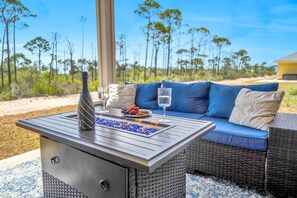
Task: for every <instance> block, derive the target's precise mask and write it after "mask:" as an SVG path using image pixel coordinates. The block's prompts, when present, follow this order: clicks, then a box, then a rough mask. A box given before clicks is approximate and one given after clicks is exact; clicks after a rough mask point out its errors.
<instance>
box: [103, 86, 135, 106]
mask: <svg viewBox="0 0 297 198" xmlns="http://www.w3.org/2000/svg"><path fill="white" fill-rule="evenodd" d="M135 95H136V85H135V84H126V85H119V84H110V85H109V98H108V101H107V104H106V106H107V107H113V108H126V107H128V106H130V105H133V104H134V103H135Z"/></svg>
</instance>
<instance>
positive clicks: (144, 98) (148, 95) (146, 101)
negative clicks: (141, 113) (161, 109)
mask: <svg viewBox="0 0 297 198" xmlns="http://www.w3.org/2000/svg"><path fill="white" fill-rule="evenodd" d="M159 87H161V83H160V82H155V83H148V84H137V88H136V96H135V104H136V105H137V106H138V107H140V108H141V109H158V88H159Z"/></svg>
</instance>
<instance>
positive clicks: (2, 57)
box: [1, 27, 6, 88]
mask: <svg viewBox="0 0 297 198" xmlns="http://www.w3.org/2000/svg"><path fill="white" fill-rule="evenodd" d="M5 35H6V27H5V29H4V31H3V39H2V53H1V85H2V88H4V74H3V59H4V44H5Z"/></svg>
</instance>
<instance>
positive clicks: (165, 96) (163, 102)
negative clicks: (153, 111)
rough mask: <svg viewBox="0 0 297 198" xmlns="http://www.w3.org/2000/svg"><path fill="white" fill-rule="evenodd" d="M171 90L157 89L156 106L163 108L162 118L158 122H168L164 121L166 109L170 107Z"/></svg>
mask: <svg viewBox="0 0 297 198" xmlns="http://www.w3.org/2000/svg"><path fill="white" fill-rule="evenodd" d="M171 92H172V89H171V88H158V105H159V106H160V107H163V118H162V119H160V120H158V121H159V122H165V123H166V122H170V120H168V119H166V107H169V106H170V105H171Z"/></svg>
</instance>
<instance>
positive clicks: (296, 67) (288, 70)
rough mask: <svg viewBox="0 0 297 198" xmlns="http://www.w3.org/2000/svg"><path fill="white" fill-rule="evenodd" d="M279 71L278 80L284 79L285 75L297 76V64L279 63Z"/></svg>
mask: <svg viewBox="0 0 297 198" xmlns="http://www.w3.org/2000/svg"><path fill="white" fill-rule="evenodd" d="M277 64H278V70H277V78H278V79H282V78H283V74H297V62H293V63H282V62H279V63H277Z"/></svg>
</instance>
